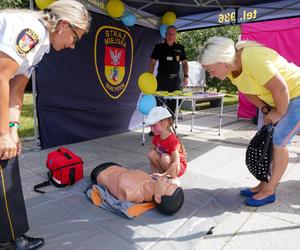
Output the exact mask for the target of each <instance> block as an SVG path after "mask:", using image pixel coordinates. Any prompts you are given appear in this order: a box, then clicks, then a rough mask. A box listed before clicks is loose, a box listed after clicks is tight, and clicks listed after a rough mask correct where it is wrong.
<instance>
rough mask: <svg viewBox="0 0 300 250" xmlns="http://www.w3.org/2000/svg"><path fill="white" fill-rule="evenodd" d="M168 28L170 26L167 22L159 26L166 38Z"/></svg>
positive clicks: (161, 33)
mask: <svg viewBox="0 0 300 250" xmlns="http://www.w3.org/2000/svg"><path fill="white" fill-rule="evenodd" d="M167 28H168V25H166V24H162V25H161V26H160V28H159V31H160V35H161V36H162V37H163V38H165V37H166V32H167Z"/></svg>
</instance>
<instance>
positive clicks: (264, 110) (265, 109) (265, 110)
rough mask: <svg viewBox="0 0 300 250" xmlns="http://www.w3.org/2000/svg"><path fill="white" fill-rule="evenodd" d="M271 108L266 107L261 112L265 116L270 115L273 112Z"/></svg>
mask: <svg viewBox="0 0 300 250" xmlns="http://www.w3.org/2000/svg"><path fill="white" fill-rule="evenodd" d="M271 109H272V108H271V107H270V106H269V105H265V106H263V107H262V108H261V109H260V110H261V112H263V113H264V114H265V115H267V114H269V112H270V111H271Z"/></svg>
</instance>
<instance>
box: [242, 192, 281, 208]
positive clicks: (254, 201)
mask: <svg viewBox="0 0 300 250" xmlns="http://www.w3.org/2000/svg"><path fill="white" fill-rule="evenodd" d="M275 200H276V195H275V193H274V194H271V195H269V196H267V197H266V198H264V199H262V200H257V199H254V198H253V197H251V198H248V199H247V200H246V205H248V206H251V207H260V206H263V205H266V204H268V203H272V202H274V201H275Z"/></svg>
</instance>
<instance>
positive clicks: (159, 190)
mask: <svg viewBox="0 0 300 250" xmlns="http://www.w3.org/2000/svg"><path fill="white" fill-rule="evenodd" d="M91 181H92V183H93V184H100V185H103V186H105V187H106V188H107V189H108V191H109V192H110V193H111V194H112V195H113V196H114V197H116V198H117V199H119V200H123V201H130V202H135V203H142V202H149V201H154V203H155V204H156V207H157V208H158V210H159V211H160V212H161V213H164V214H173V213H176V212H177V211H178V210H179V209H180V208H181V207H182V205H183V201H184V193H183V189H182V188H181V187H179V186H178V185H176V184H173V183H172V182H170V181H169V179H168V178H166V177H158V178H157V179H155V178H153V177H152V176H151V175H149V174H147V173H146V172H144V171H142V170H138V169H127V168H125V167H122V166H120V165H119V164H117V163H113V162H107V163H103V164H100V165H99V166H97V167H96V168H94V169H93V171H92V173H91Z"/></svg>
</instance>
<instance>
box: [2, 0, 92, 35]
mask: <svg viewBox="0 0 300 250" xmlns="http://www.w3.org/2000/svg"><path fill="white" fill-rule="evenodd" d="M1 12H3V13H7V12H14V13H29V14H30V15H32V16H35V17H36V18H38V19H40V20H41V21H42V22H43V24H44V25H45V27H47V29H48V30H49V31H50V32H54V31H55V30H56V28H57V25H58V24H59V22H60V21H62V20H65V21H67V22H69V23H70V25H71V26H72V27H74V28H79V29H81V30H83V31H84V32H85V33H87V32H88V31H89V28H90V23H91V16H90V14H89V12H88V11H87V9H86V8H85V7H84V5H83V4H82V3H80V2H78V1H75V0H57V1H55V2H53V3H52V4H50V5H49V6H48V7H47V8H46V9H44V10H43V11H36V10H29V9H3V10H0V13H1Z"/></svg>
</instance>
